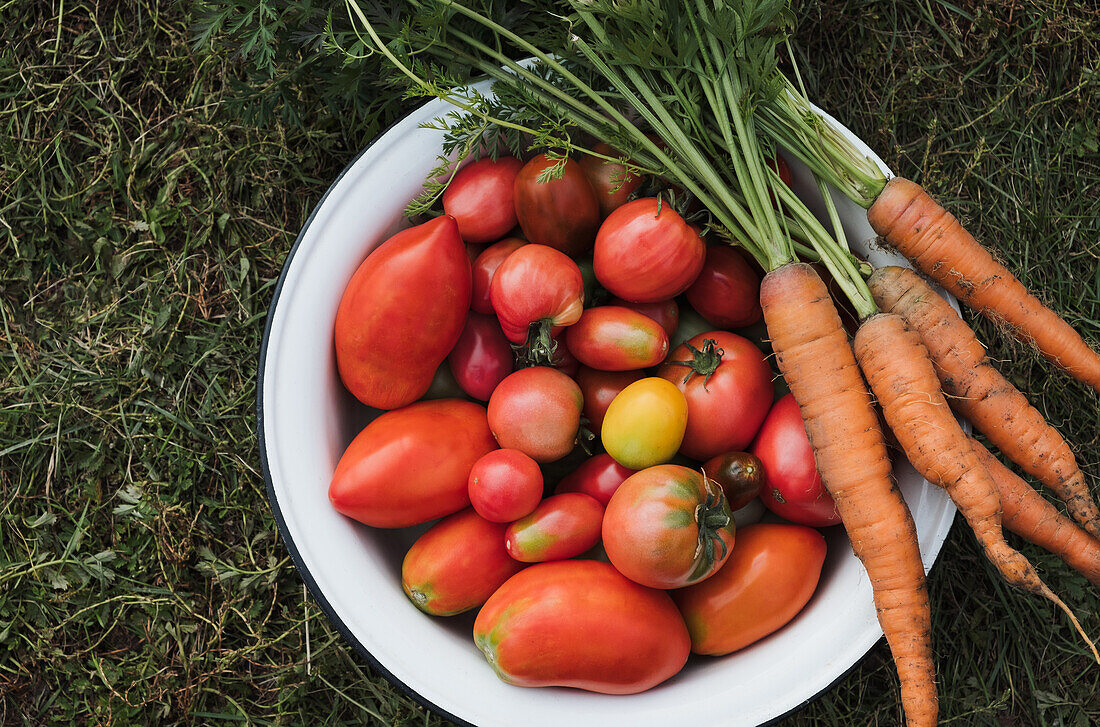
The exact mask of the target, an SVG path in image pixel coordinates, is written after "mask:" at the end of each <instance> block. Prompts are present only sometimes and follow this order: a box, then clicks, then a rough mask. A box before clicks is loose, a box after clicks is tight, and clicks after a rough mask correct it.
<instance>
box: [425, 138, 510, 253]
mask: <svg viewBox="0 0 1100 727" xmlns="http://www.w3.org/2000/svg"><path fill="white" fill-rule="evenodd" d="M522 167H523V162H521V161H520V160H519V159H516V158H515V157H510V156H502V157H499V158H497V159H490V158H488V157H486V158H484V159H478V160H477V161H474V162H470V163H469V164H467V165H466V166H464V167H462V169H459V170H458V172H457V173H456V174H455V176H454V179H452V180H451V183H450V184H448V185H447V189H446V190H445V191H444V192H443V211H444V212H446V213H447V214H449V215H451V216H452V217H454V218H455V220H456V221H457V222H458V231H459V233H460V234H461V235H462V239H463V240H465V241H466V242H470V243H473V244H475V245H483V244H485V243H486V242H493V241H494V240H499V239H500V238H502V237H504V236H505V235H507V234H508V232H509V231H511V229H512V228H513V227H515V226H516V222H517V220H516V205H515V201H514V197H513V195H514V187H515V184H516V175H517V174H519V170H520V169H521V168H522Z"/></svg>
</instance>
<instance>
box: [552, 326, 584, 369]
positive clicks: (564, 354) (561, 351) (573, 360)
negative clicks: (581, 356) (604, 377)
mask: <svg viewBox="0 0 1100 727" xmlns="http://www.w3.org/2000/svg"><path fill="white" fill-rule="evenodd" d="M565 330H567V331H568V330H569V329H568V328H567V329H565ZM563 337H564V336H562V335H560V334H559V335H558V337H557V338H555V339H554V353H553V355H552V356H551V357H550V365H552V366H553V367H554V368H556V369H557V370H558V371H561V372H562V373H563V374H565V375H566V376H568V377H569V378H573V377H575V376H576V375H577V372H578V371H580V368H581V362H580V361H578V360H577V357H576V356H574V355H573V353H572V352H571V351H570V350H569V346H566V345H565V341H563V340H562V338H563Z"/></svg>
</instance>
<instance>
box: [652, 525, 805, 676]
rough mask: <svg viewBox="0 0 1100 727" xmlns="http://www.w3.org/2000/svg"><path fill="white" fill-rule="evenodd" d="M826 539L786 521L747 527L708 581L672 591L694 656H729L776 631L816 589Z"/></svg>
mask: <svg viewBox="0 0 1100 727" xmlns="http://www.w3.org/2000/svg"><path fill="white" fill-rule="evenodd" d="M824 563H825V538H823V537H822V536H821V533H819V532H817V531H816V530H814V529H813V528H808V527H804V526H802V525H789V524H786V523H759V524H756V525H747V526H745V527H744V528H742V529H741V530H740V531H738V533H737V547H735V548H734V549H733V554H732V555H730V558H729V561H727V562H726V564H725V565H724V566H723V567H722V570H720V571H718V573H716V574H715V575H714V577H713V578H708V579H707V580H705V581H703V582H702V583H698V584H696V585H694V586H690V587H688V588H684V589H682V590H679V591H675V592H673V594H672V598H673V599H674V600H675V601H676V605H677V606H678V607H679V608H680V612H681V613H682V614H683V615H684V621H685V622H686V623H687V626H688V631H689V632H691V650H692V651H694V652H695V653H697V654H712V655H720V654H728V653H730V652H731V651H737V650H738V649H743V648H744V647H746V646H748V645H749V644H751V643H753V642H755V641H759V640H760V639H762V638H764V637H765V636H767V635H768V634H771V633H773V632H775V631H778V630H779V629H780V628H782V627H783V626H785V625H786V624H787V623H788V622H790V620H791V619H793V618H794V617H795V616H797V615H798V612H799V611H801V610H802V607H803V606H805V605H806V604H807V603H808V602H809V600H810V597H811V596H812V595H813V594H814V590H816V589H817V582H818V580H819V579H820V578H821V566H822V565H823V564H824Z"/></svg>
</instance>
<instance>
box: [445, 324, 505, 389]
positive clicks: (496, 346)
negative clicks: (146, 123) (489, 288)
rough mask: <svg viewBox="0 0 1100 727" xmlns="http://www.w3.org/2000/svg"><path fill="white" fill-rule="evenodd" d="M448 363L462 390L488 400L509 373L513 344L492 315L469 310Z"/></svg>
mask: <svg viewBox="0 0 1100 727" xmlns="http://www.w3.org/2000/svg"><path fill="white" fill-rule="evenodd" d="M447 363H448V364H450V366H451V373H453V374H454V377H455V380H456V381H458V385H459V386H461V387H462V390H463V391H465V392H466V393H467V394H469V395H470V396H472V397H473V398H475V399H480V400H481V401H488V400H489V395H490V394H492V393H493V389H495V388H496V387H497V384H499V383H500V382H501V381H503V380H504V377H505V376H507V375H508V374H510V373H512V345H511V344H510V343H508V339H507V338H505V337H504V333H503V332H502V331H501V330H500V324H499V323H497V319H496V318H495V317H493V316H488V315H482V314H481V313H474V312H473V311H470V314H469V315H468V316H467V317H466V327H465V328H463V329H462V335H461V336H459V337H458V342H457V343H455V347H454V348H453V349H451V353H450V354H449V355H448V356H447Z"/></svg>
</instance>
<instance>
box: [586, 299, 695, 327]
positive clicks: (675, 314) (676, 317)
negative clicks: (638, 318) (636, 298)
mask: <svg viewBox="0 0 1100 727" xmlns="http://www.w3.org/2000/svg"><path fill="white" fill-rule="evenodd" d="M607 304H608V305H618V306H622V307H623V308H629V309H630V310H634V311H638V312H639V313H641V314H642V315H644V316H648V317H650V318H652V319H653V320H655V321H657V323H659V324H660V326H661V328H663V329H665V333H667V334H668V335H669V336H672V335H673V334H674V333H676V328H677V326H679V325H680V306H679V305H677V303H676V301H675V300H658V301H655V302H653V303H631V302H630V301H629V300H623V299H622V298H612V299H611V300H609V301H608V302H607ZM708 330H709V328H708Z"/></svg>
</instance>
